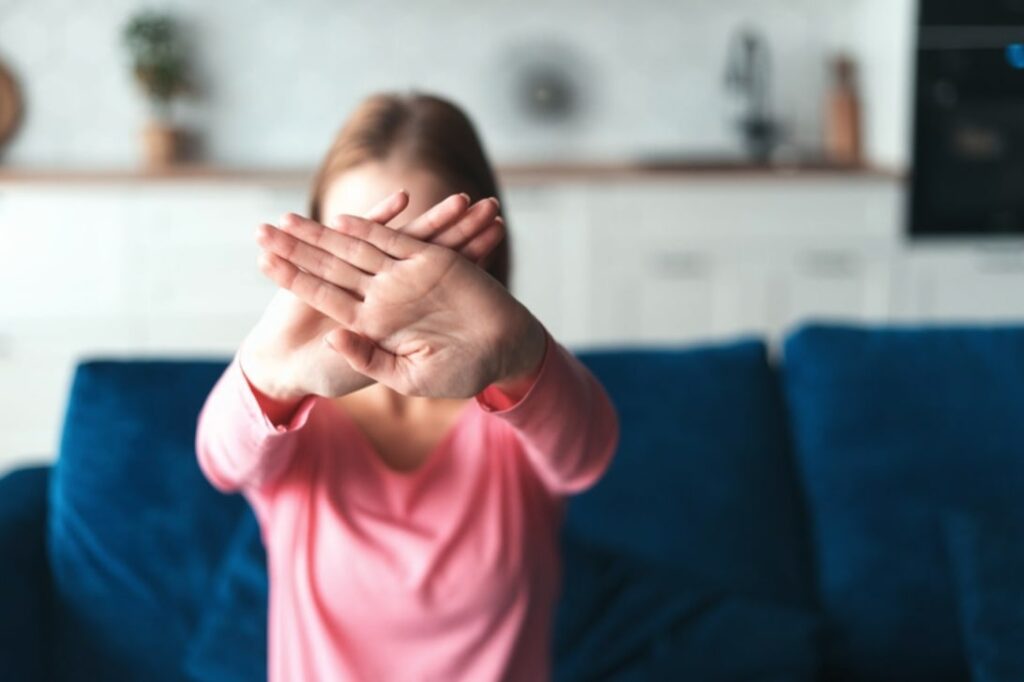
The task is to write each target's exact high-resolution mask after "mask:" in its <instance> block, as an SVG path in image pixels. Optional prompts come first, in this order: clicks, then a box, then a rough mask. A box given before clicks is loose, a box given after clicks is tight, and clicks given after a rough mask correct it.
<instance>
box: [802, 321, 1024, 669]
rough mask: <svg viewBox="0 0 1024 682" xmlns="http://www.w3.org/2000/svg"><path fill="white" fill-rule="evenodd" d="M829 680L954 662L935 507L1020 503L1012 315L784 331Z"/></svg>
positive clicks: (1021, 460)
mask: <svg viewBox="0 0 1024 682" xmlns="http://www.w3.org/2000/svg"><path fill="white" fill-rule="evenodd" d="M785 385H786V390H787V395H788V400H789V406H790V410H791V415H792V424H793V429H794V435H795V439H796V452H797V455H798V461H799V465H800V468H801V475H802V478H803V480H804V485H805V488H806V490H807V496H808V502H809V506H810V509H811V517H812V518H813V519H814V536H815V547H816V550H817V553H816V562H817V568H818V573H819V582H820V590H821V599H822V600H823V602H824V606H825V608H826V611H827V618H828V622H827V626H828V635H829V636H828V651H827V658H828V668H829V671H828V672H829V675H830V678H831V679H836V680H873V681H877V680H900V681H902V682H907V681H912V680H928V681H929V682H939V681H942V680H954V679H956V680H961V679H965V678H966V677H967V670H966V664H965V661H964V653H963V650H962V649H963V647H962V644H961V640H960V630H959V627H958V622H957V615H956V603H955V591H954V587H953V584H952V581H951V577H950V575H949V571H948V568H947V567H948V563H947V562H946V561H945V541H944V538H943V537H942V532H941V524H939V523H937V522H936V518H937V516H936V515H937V514H941V513H943V512H944V511H948V510H961V509H973V510H985V511H988V512H989V513H992V514H995V515H1008V514H1013V513H1016V514H1019V513H1021V511H1022V508H1021V505H1020V500H1021V497H1022V491H1024V457H1022V456H1021V453H1022V452H1024V329H982V328H973V329H972V328H961V329H953V328H943V329H929V330H921V329H909V328H902V329H879V330H862V329H857V328H852V327H842V326H820V325H819V326H809V327H807V328H804V329H802V330H800V331H798V332H797V333H795V334H794V335H792V336H791V337H790V338H789V339H788V341H787V343H786V346H785Z"/></svg>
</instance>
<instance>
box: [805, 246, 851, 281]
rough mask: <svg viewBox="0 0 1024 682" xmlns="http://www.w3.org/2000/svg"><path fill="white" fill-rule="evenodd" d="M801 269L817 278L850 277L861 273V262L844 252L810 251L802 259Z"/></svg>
mask: <svg viewBox="0 0 1024 682" xmlns="http://www.w3.org/2000/svg"><path fill="white" fill-rule="evenodd" d="M799 267H800V269H801V270H803V271H804V272H805V273H807V274H808V275H812V276H816V277H850V276H853V275H856V274H858V273H859V272H860V271H861V260H860V258H859V257H858V256H857V255H855V254H852V253H845V252H842V251H809V252H807V253H804V254H803V255H802V256H801V257H800V260H799Z"/></svg>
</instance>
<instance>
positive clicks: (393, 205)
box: [328, 189, 409, 226]
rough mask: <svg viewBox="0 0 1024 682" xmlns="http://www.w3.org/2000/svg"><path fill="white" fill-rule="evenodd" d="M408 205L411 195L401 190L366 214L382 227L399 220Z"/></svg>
mask: <svg viewBox="0 0 1024 682" xmlns="http://www.w3.org/2000/svg"><path fill="white" fill-rule="evenodd" d="M408 205H409V193H408V192H406V191H405V190H404V189H400V190H398V191H397V192H395V193H394V194H392V195H391V196H389V197H388V198H386V199H384V200H383V201H381V202H380V203H379V204H377V205H376V206H374V207H373V208H371V209H370V210H369V211H368V212H367V213H366V219H367V220H372V221H373V222H375V223H380V224H381V225H387V224H388V223H390V222H391V221H392V220H394V219H395V218H397V217H398V216H399V215H400V214H401V213H402V211H404V210H405V208H406V206H408ZM328 225H329V226H330V225H331V224H330V223H329V224H328Z"/></svg>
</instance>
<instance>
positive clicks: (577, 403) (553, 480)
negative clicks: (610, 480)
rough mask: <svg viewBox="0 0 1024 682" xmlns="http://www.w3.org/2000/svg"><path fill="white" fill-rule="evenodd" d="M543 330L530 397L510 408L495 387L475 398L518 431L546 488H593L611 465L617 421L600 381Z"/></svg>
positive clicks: (567, 491) (561, 491)
mask: <svg viewBox="0 0 1024 682" xmlns="http://www.w3.org/2000/svg"><path fill="white" fill-rule="evenodd" d="M545 334H546V335H547V346H546V349H545V352H544V359H543V360H542V361H541V368H540V371H539V373H538V374H537V377H536V379H535V381H534V382H533V385H532V386H531V387H530V389H529V390H528V391H527V393H526V395H524V396H523V397H522V398H521V399H520V400H519V401H518V402H517V403H515V404H514V405H511V406H509V407H506V406H505V404H504V402H505V401H503V400H501V399H500V398H501V397H500V396H499V395H496V394H495V393H494V391H495V390H496V389H494V388H493V387H491V388H488V389H487V390H485V391H483V392H482V393H481V394H480V395H479V396H477V401H478V402H479V404H480V407H481V408H483V409H484V410H485V411H487V412H490V413H491V414H493V415H495V416H497V417H501V418H502V419H503V420H505V422H506V423H508V424H509V425H510V426H512V427H513V428H514V429H515V430H516V433H517V434H518V436H519V438H520V440H521V442H522V444H523V448H524V450H525V454H526V456H527V458H529V460H530V463H531V465H532V466H533V468H534V470H535V471H536V473H537V476H538V477H539V478H540V480H541V481H542V482H543V483H544V485H545V487H547V488H548V490H550V491H551V492H553V493H556V494H572V493H576V492H579V491H581V490H583V489H585V488H588V487H589V486H591V485H592V484H593V483H594V482H595V481H597V479H598V478H600V476H601V475H602V474H603V473H604V471H605V469H606V468H607V467H608V464H609V462H610V461H611V458H612V455H613V454H614V452H615V448H616V446H617V445H618V438H619V422H618V418H617V416H616V414H615V408H613V407H612V404H611V401H610V400H609V399H608V395H607V394H606V393H605V391H604V388H602V386H601V384H600V383H598V381H597V380H596V379H595V378H594V376H593V375H592V374H591V373H590V371H589V370H587V368H586V367H584V366H583V364H582V363H581V362H580V361H579V360H577V359H576V358H575V357H573V356H572V354H570V353H569V351H567V350H566V349H565V348H563V347H562V346H561V345H560V344H559V343H558V342H557V341H555V339H554V338H553V337H552V336H551V335H550V334H547V333H546V332H545Z"/></svg>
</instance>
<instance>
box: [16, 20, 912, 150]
mask: <svg viewBox="0 0 1024 682" xmlns="http://www.w3.org/2000/svg"><path fill="white" fill-rule="evenodd" d="M143 6H152V3H141V2H139V1H138V0H103V2H100V0H0V58H3V59H4V60H6V61H7V62H8V63H9V64H11V65H12V66H13V68H14V69H15V71H16V73H17V74H18V75H19V77H20V80H21V82H22V84H23V87H24V90H25V92H26V97H27V100H28V102H27V107H28V108H27V112H26V113H27V115H26V118H25V122H24V126H23V128H22V130H21V132H20V134H19V135H18V137H17V138H16V139H15V140H14V142H13V143H12V144H11V145H10V147H9V148H8V149H7V150H6V153H5V161H6V162H8V163H11V164H22V165H44V166H55V165H56V166H62V167H63V166H69V165H71V166H84V167H95V166H118V165H122V166H123V165H125V164H131V163H134V162H135V161H136V159H137V153H138V145H137V130H138V128H139V126H140V125H141V124H142V122H143V120H144V118H145V116H146V107H145V105H144V102H143V101H142V99H141V97H140V96H139V94H138V93H137V92H136V90H135V89H134V85H133V83H132V82H131V79H130V78H129V76H128V69H127V64H126V61H127V60H126V55H125V54H124V52H123V50H122V48H121V44H120V39H119V31H120V28H121V26H122V24H123V23H124V21H125V19H126V18H127V17H128V16H129V15H130V14H131V13H132V12H133V11H135V10H137V9H138V8H140V7H143ZM160 6H161V7H167V8H169V9H172V10H173V11H175V12H177V13H178V14H179V15H180V16H181V17H183V18H184V19H186V20H187V21H188V22H189V24H190V25H191V26H192V27H193V28H194V36H195V41H196V50H195V60H196V62H197V64H198V66H199V71H200V81H201V87H202V90H203V95H202V97H201V98H200V99H199V100H197V101H196V102H194V103H192V104H189V105H187V106H186V107H183V111H182V112H181V114H182V117H183V118H184V119H185V120H188V121H190V122H191V123H192V124H193V125H194V126H196V127H197V128H199V129H200V130H202V131H203V132H204V134H205V137H206V140H207V148H208V155H209V158H210V159H211V160H213V161H217V162H223V163H228V164H257V165H289V166H291V165H295V166H306V165H309V164H312V163H314V162H315V160H316V159H317V157H318V155H319V154H320V153H321V152H322V151H323V149H324V148H325V145H326V144H327V141H328V140H329V138H330V136H331V134H332V133H333V131H334V129H335V127H336V126H337V125H338V124H339V123H340V121H341V120H342V118H343V117H344V116H345V114H346V112H347V111H348V110H349V109H350V108H351V107H352V106H353V105H354V104H355V103H356V102H357V101H358V100H359V99H360V98H362V97H363V96H365V95H366V94H368V93H370V92H372V91H375V90H379V89H387V88H407V87H410V86H416V87H419V88H421V89H428V90H434V91H439V92H442V93H445V94H448V95H449V96H451V97H453V98H455V99H457V100H458V101H460V102H462V103H463V104H464V105H465V106H466V107H467V108H468V109H469V110H470V111H471V112H472V113H473V114H474V116H475V117H476V118H477V119H478V122H479V123H480V125H481V128H482V129H483V132H484V136H485V139H486V140H487V142H488V144H489V146H490V148H491V150H492V153H493V155H494V156H495V157H496V158H497V159H499V160H501V161H506V162H507V161H523V160H529V161H535V160H543V159H545V158H564V157H565V156H566V155H571V156H573V157H576V158H609V157H631V156H636V155H638V154H644V153H650V152H655V153H662V154H663V153H666V152H668V151H672V150H678V151H681V152H693V153H700V152H709V153H710V152H716V151H722V150H726V149H733V150H735V149H736V141H735V135H734V133H733V131H732V129H731V128H730V125H729V120H728V117H729V114H730V112H731V111H732V110H733V107H731V106H730V101H729V99H728V98H727V96H726V94H725V91H724V88H723V86H722V81H723V71H724V61H725V53H726V45H727V42H728V37H729V35H730V34H731V32H732V31H733V30H734V29H735V28H736V27H737V26H740V25H743V24H747V23H749V24H751V25H754V26H758V27H760V28H761V29H763V30H764V31H765V32H766V34H767V35H768V36H769V38H770V39H771V41H772V44H773V47H774V49H775V57H776V59H775V67H776V78H775V80H776V85H777V97H776V102H777V104H778V110H779V113H780V114H781V115H782V116H783V117H784V119H785V120H786V122H787V124H788V125H789V126H790V127H791V129H792V130H793V133H794V137H795V139H796V141H797V142H799V143H801V144H802V145H804V146H814V145H815V144H817V141H818V139H819V137H820V128H821V123H820V107H821V99H822V92H823V87H824V83H825V59H826V57H827V55H829V54H830V53H831V52H832V51H833V50H834V49H835V48H837V47H843V48H848V49H851V50H853V51H855V53H856V54H858V56H859V57H860V58H861V60H862V62H863V67H864V78H865V83H864V87H865V92H866V93H867V95H868V98H867V103H866V109H867V118H868V121H869V138H868V147H869V150H870V151H871V152H872V158H873V159H874V160H876V161H878V162H880V163H885V164H895V165H900V164H902V162H903V161H904V160H905V158H906V154H905V152H904V151H903V150H904V147H905V139H906V138H905V123H904V121H905V118H906V113H905V112H906V107H905V103H904V101H903V100H904V91H905V88H906V85H907V83H908V82H909V81H908V79H907V77H906V74H907V66H906V65H907V56H908V53H909V36H910V30H909V27H910V18H911V16H912V12H911V11H910V9H911V7H912V6H913V0H631V1H629V2H627V1H625V0H612V1H610V2H606V3H595V2H591V1H589V0H556V1H553V2H543V1H542V0H522V1H520V2H515V3H509V2H502V1H501V0H477V1H476V2H467V1H466V0H431V1H429V2H416V1H414V0H379V1H375V2H369V1H365V2H347V3H338V2H327V1H326V0H296V1H294V2H288V3H284V2H277V3H270V2H264V3H253V2H243V1H241V0H219V1H218V2H205V1H200V0H169V1H167V2H164V3H162V4H161V5H160ZM547 40H554V41H559V42H561V43H564V44H567V45H569V46H570V47H572V48H573V49H574V50H575V52H576V53H577V54H578V55H579V58H580V60H581V62H582V63H583V65H584V68H585V70H586V72H587V74H588V78H587V82H588V83H589V85H590V91H591V92H590V99H591V101H592V106H591V107H590V109H589V113H588V115H587V116H586V118H585V119H584V120H583V121H581V123H580V124H579V125H575V126H573V127H572V128H569V129H558V130H546V129H543V128H538V127H536V126H532V127H531V126H529V125H525V124H524V123H523V122H522V121H521V119H519V118H517V117H516V116H515V115H513V114H511V113H510V111H511V109H512V105H511V100H510V98H511V96H510V94H509V91H510V89H511V86H510V77H509V73H510V64H511V63H512V62H513V61H514V60H515V59H518V58H521V57H522V56H523V55H524V54H528V53H530V51H531V49H532V48H531V46H533V45H535V44H536V43H537V42H538V41H547Z"/></svg>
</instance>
